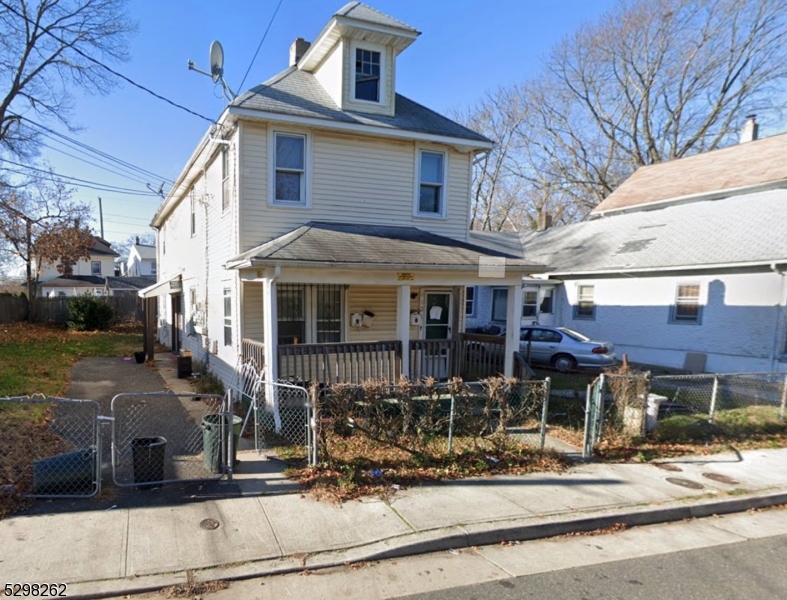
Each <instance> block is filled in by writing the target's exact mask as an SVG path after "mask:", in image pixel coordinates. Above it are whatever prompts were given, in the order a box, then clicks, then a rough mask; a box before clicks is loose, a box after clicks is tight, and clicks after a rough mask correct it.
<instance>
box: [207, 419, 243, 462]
mask: <svg viewBox="0 0 787 600" xmlns="http://www.w3.org/2000/svg"><path fill="white" fill-rule="evenodd" d="M222 421H223V425H224V434H223V435H222V432H221V429H222ZM242 425H243V419H241V418H240V417H236V416H233V417H232V464H233V466H234V465H235V463H236V462H237V455H238V440H239V438H240V428H241V426H242ZM228 433H229V423H228V422H227V418H226V416H224V415H207V416H205V417H204V418H203V419H202V465H203V467H205V470H206V471H210V472H211V473H221V472H222V470H223V469H222V465H225V464H227V447H226V443H227V436H228Z"/></svg>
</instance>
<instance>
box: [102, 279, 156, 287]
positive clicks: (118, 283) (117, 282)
mask: <svg viewBox="0 0 787 600" xmlns="http://www.w3.org/2000/svg"><path fill="white" fill-rule="evenodd" d="M154 283H156V278H155V277H154V276H151V277H107V286H109V289H111V290H142V289H145V288H146V287H148V286H151V285H153V284H154Z"/></svg>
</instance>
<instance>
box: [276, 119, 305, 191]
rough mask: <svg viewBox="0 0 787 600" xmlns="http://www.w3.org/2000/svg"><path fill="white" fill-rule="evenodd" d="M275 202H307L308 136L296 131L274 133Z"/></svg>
mask: <svg viewBox="0 0 787 600" xmlns="http://www.w3.org/2000/svg"><path fill="white" fill-rule="evenodd" d="M273 137H274V143H273V154H274V156H273V173H274V174H273V182H272V183H273V185H272V187H273V203H274V204H288V205H293V204H302V205H305V204H306V203H307V190H306V186H307V177H306V176H307V173H306V163H307V159H306V150H307V144H306V136H305V135H302V134H296V133H281V132H275V133H274V134H273Z"/></svg>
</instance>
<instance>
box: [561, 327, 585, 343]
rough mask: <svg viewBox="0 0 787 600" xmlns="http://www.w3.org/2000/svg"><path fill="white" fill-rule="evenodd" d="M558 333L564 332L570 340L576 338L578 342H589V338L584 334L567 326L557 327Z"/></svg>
mask: <svg viewBox="0 0 787 600" xmlns="http://www.w3.org/2000/svg"><path fill="white" fill-rule="evenodd" d="M558 329H559V330H560V333H564V334H566V335H567V336H568V337H570V338H571V339H572V340H576V341H578V342H589V341H590V338H589V337H588V336H586V335H582V334H581V333H579V332H578V331H574V330H573V329H569V328H568V327H558Z"/></svg>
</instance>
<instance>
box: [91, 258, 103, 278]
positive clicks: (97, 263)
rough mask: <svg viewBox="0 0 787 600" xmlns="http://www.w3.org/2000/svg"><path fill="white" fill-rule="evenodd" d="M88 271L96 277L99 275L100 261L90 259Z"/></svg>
mask: <svg viewBox="0 0 787 600" xmlns="http://www.w3.org/2000/svg"><path fill="white" fill-rule="evenodd" d="M90 273H91V274H92V275H95V276H96V277H101V262H100V261H98V260H94V261H91V263H90Z"/></svg>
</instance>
